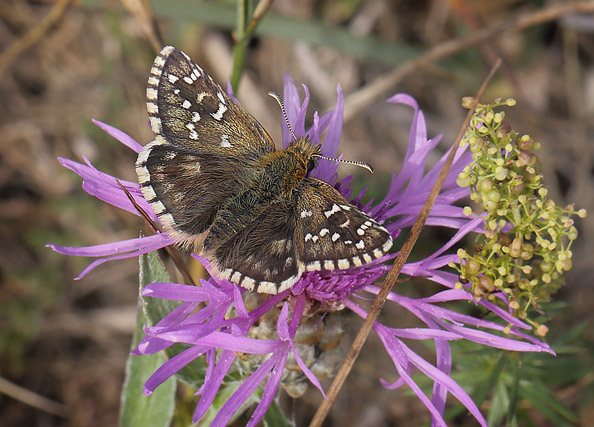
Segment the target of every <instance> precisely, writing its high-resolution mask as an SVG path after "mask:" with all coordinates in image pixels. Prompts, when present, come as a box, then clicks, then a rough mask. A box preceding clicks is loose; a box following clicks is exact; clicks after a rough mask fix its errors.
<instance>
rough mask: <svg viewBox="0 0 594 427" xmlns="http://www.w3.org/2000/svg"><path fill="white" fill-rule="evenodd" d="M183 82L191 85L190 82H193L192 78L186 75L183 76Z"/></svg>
mask: <svg viewBox="0 0 594 427" xmlns="http://www.w3.org/2000/svg"><path fill="white" fill-rule="evenodd" d="M184 82H186V83H187V84H189V85H191V84H192V83H194V80H192V78H191V77H188V76H186V77H184Z"/></svg>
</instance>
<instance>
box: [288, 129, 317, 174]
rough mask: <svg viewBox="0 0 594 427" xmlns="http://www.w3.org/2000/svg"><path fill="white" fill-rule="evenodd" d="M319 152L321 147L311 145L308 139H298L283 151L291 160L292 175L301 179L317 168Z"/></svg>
mask: <svg viewBox="0 0 594 427" xmlns="http://www.w3.org/2000/svg"><path fill="white" fill-rule="evenodd" d="M320 152H321V147H320V146H319V145H313V144H311V143H310V142H309V139H308V138H299V139H297V140H295V141H294V142H293V143H291V145H289V146H288V147H287V148H286V149H285V150H284V153H285V154H286V155H287V156H289V157H290V158H291V159H292V160H293V161H292V163H293V164H294V167H295V171H294V174H295V175H297V176H298V177H299V178H301V179H303V178H305V177H306V176H307V174H309V173H310V172H311V171H312V170H313V169H314V168H315V167H316V166H317V164H318V155H319V154H320Z"/></svg>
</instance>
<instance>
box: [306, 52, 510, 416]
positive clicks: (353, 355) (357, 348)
mask: <svg viewBox="0 0 594 427" xmlns="http://www.w3.org/2000/svg"><path fill="white" fill-rule="evenodd" d="M500 64H501V61H497V63H496V64H495V65H494V66H493V67H492V68H491V71H490V73H489V75H488V76H487V78H486V79H485V81H484V82H483V84H482V86H481V88H480V89H479V90H478V92H477V94H476V97H475V100H474V103H473V105H472V108H471V109H470V110H469V111H468V114H467V116H466V120H465V121H464V123H463V124H462V126H461V127H460V131H459V132H458V136H457V137H456V141H455V143H454V146H453V147H452V149H451V151H450V153H449V155H448V157H447V159H446V162H445V164H444V165H443V168H442V169H441V172H440V174H439V177H438V178H437V181H436V182H435V184H434V185H433V188H432V189H431V193H430V194H429V197H428V198H427V200H426V201H425V204H424V205H423V208H422V209H421V212H420V213H419V216H418V217H417V220H416V221H415V223H414V225H413V226H412V228H411V230H410V233H409V235H408V238H407V239H406V241H405V242H404V244H403V245H402V248H401V249H400V252H399V253H398V256H397V257H396V260H395V261H394V264H393V265H392V269H391V270H390V272H389V273H388V277H386V280H385V281H384V283H383V285H382V287H381V289H380V291H379V293H378V294H377V296H376V298H375V300H374V301H373V305H372V306H371V309H370V310H369V314H368V315H367V317H366V318H365V321H364V322H363V326H361V329H360V330H359V333H358V334H357V336H356V337H355V340H354V341H353V345H352V346H351V349H350V350H349V353H348V354H347V356H346V358H345V361H344V362H343V364H342V366H341V367H340V370H339V371H338V374H337V375H336V377H335V378H334V381H333V382H332V385H331V386H330V389H329V390H328V394H327V400H324V401H323V402H322V404H321V405H320V407H319V408H318V410H317V412H316V414H315V415H314V418H313V419H312V421H311V424H310V426H311V427H319V426H321V425H322V422H323V421H324V419H325V418H326V416H327V415H328V412H329V411H330V408H331V407H332V404H333V403H334V401H335V400H336V396H337V395H338V392H339V391H340V389H341V388H342V386H343V384H344V382H345V381H346V378H347V376H348V375H349V373H350V371H351V369H352V367H353V365H354V364H355V360H357V357H358V356H359V353H360V352H361V348H362V347H363V344H365V341H366V340H367V337H368V336H369V334H370V333H371V329H372V328H373V324H374V323H375V321H376V320H377V318H378V316H379V313H380V311H381V310H382V308H383V307H384V304H385V302H386V299H387V297H388V295H389V293H390V292H391V291H392V288H393V287H394V284H395V283H396V279H398V275H399V274H400V270H401V269H402V266H403V265H404V263H405V262H406V260H407V258H408V256H409V255H410V252H411V251H412V248H413V246H414V245H415V243H416V241H417V239H418V238H419V235H420V234H421V229H422V228H423V225H424V224H425V221H426V220H427V217H428V216H429V212H430V211H431V208H432V207H433V204H434V203H435V200H436V199H437V196H438V194H439V192H440V191H441V187H442V185H443V183H444V181H445V179H446V177H447V174H448V172H449V170H450V167H451V166H452V162H453V161H454V156H455V155H456V151H458V147H459V145H460V141H461V140H462V136H463V135H464V132H465V131H466V128H467V127H468V125H469V123H470V119H471V117H472V114H473V113H474V109H475V107H476V103H477V101H478V100H479V99H480V98H481V96H482V94H483V93H484V91H485V89H486V87H487V85H488V83H489V81H491V78H492V77H493V75H494V74H495V72H496V71H497V69H498V68H499V66H500Z"/></svg>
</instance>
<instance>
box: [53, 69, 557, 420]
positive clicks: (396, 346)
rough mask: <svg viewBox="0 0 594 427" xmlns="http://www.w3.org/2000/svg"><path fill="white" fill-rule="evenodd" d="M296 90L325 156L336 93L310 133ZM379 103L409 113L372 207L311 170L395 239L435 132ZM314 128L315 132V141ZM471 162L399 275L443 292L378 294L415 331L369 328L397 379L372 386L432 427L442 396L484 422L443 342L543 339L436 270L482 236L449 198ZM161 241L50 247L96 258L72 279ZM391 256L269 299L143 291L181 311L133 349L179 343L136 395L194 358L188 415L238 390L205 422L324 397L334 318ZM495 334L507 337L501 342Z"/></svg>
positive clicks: (428, 183) (369, 291) (89, 170)
mask: <svg viewBox="0 0 594 427" xmlns="http://www.w3.org/2000/svg"><path fill="white" fill-rule="evenodd" d="M303 89H304V92H305V97H304V99H303V101H302V100H301V99H300V97H299V92H298V90H297V87H296V86H295V85H294V83H293V81H292V80H291V79H290V78H289V77H288V76H287V77H286V80H285V91H284V99H285V105H286V111H287V116H288V119H289V121H290V123H291V126H292V128H293V130H294V132H295V134H296V135H297V136H298V137H302V136H308V137H309V138H310V141H311V142H312V143H314V144H316V143H321V144H322V154H324V155H326V156H329V157H335V156H336V155H337V151H338V143H339V141H340V136H341V131H342V107H343V98H342V93H341V91H340V87H339V88H338V99H337V103H336V108H335V109H334V110H332V111H330V112H328V113H325V114H323V115H321V116H319V115H318V114H317V113H315V114H314V117H313V125H312V126H311V127H310V128H309V129H307V128H306V126H305V118H306V115H307V107H308V102H309V93H308V90H307V88H306V87H305V86H304V87H303ZM388 102H389V103H393V104H404V105H408V106H409V107H411V108H412V109H413V110H414V116H413V121H412V126H411V132H410V139H409V145H408V150H407V153H406V157H405V159H404V162H403V165H402V168H401V170H400V172H399V173H398V174H394V175H393V177H392V181H391V184H390V188H389V191H388V193H387V195H386V196H385V198H384V199H383V200H381V201H379V202H378V203H374V202H373V201H368V202H365V203H364V202H363V197H364V194H365V191H362V192H361V193H359V194H357V195H353V194H352V190H351V189H350V187H349V185H350V182H351V180H352V177H350V176H349V177H347V178H344V179H342V180H341V181H337V174H336V168H337V164H335V163H333V162H331V161H327V160H321V161H320V162H319V164H318V167H317V168H316V169H314V170H313V171H312V173H311V175H312V176H315V177H317V178H320V179H323V180H325V181H326V182H328V183H330V184H331V185H333V186H334V187H335V188H336V189H338V190H339V191H340V192H341V193H342V194H343V195H344V196H345V197H346V198H347V199H348V200H350V201H351V202H352V203H353V204H354V205H356V206H357V207H359V208H360V209H361V210H363V211H364V212H366V213H367V214H368V215H369V216H371V217H372V218H373V219H375V220H376V221H377V222H379V223H383V224H384V226H385V227H386V229H387V230H388V231H389V232H390V234H391V235H392V237H393V238H396V237H397V236H398V235H399V233H400V231H401V230H402V229H403V228H405V227H409V226H411V225H412V224H413V222H414V221H415V219H416V217H417V215H418V213H419V211H420V210H421V208H422V206H423V204H424V202H425V199H426V197H427V196H428V194H429V192H430V189H431V187H432V185H433V183H434V182H435V180H436V179H437V176H438V174H439V171H440V169H441V166H442V164H443V162H444V161H445V158H446V156H447V153H446V154H445V155H444V157H443V158H442V159H441V160H440V161H439V162H438V163H437V164H436V165H435V166H433V167H429V166H428V165H427V164H426V161H427V157H428V154H429V153H430V152H431V150H433V149H434V148H435V146H436V145H437V144H438V143H439V141H440V137H439V136H438V137H435V138H428V137H427V132H426V128H425V121H424V116H423V113H422V112H421V111H420V110H419V108H418V106H417V104H416V102H415V101H414V100H413V99H412V98H411V97H410V96H408V95H403V94H399V95H396V96H394V97H392V98H390V99H389V100H388ZM96 124H97V125H98V126H100V127H101V128H102V129H104V130H105V131H107V132H108V133H110V134H111V135H113V136H114V137H115V138H116V139H118V140H119V141H121V142H122V143H124V144H125V145H127V146H128V147H130V148H132V149H133V150H134V151H136V152H138V151H139V150H140V148H141V147H140V145H139V144H138V143H136V142H135V141H133V140H132V139H131V138H130V137H129V136H127V135H125V134H123V133H122V132H120V131H117V130H115V129H113V128H111V127H109V126H107V125H105V124H102V123H99V122H96ZM324 132H325V137H322V134H323V133H324ZM290 141H292V136H291V135H290V133H289V130H288V128H287V127H286V126H284V127H283V145H284V146H286V145H287V144H288V143H289V142H290ZM60 161H61V163H62V164H63V165H64V166H66V167H68V168H70V169H72V170H73V171H74V172H76V173H77V174H79V175H80V176H82V177H83V188H84V189H85V191H87V192H88V193H89V194H91V195H93V196H96V197H98V198H99V199H101V200H103V201H105V202H107V203H110V204H112V205H114V206H117V207H120V208H122V209H125V210H127V211H129V212H131V213H134V214H138V213H137V211H136V208H135V207H134V206H133V204H132V203H130V201H129V200H128V198H127V197H126V195H125V194H124V192H123V191H122V189H121V188H120V187H119V185H118V182H117V180H116V179H115V178H113V177H111V176H109V175H106V174H104V173H102V172H100V171H98V170H96V169H95V168H94V167H93V166H92V165H91V164H90V163H89V162H88V161H86V160H85V164H79V163H76V162H72V161H70V160H65V159H60ZM470 161H471V153H470V152H468V151H465V150H460V151H459V152H458V153H456V158H455V162H454V165H453V167H452V170H451V171H450V174H449V175H448V178H447V179H446V182H445V184H444V186H443V188H442V191H441V193H440V195H439V196H438V198H437V201H436V203H435V205H434V207H433V209H432V211H431V214H430V216H429V218H428V220H427V225H429V226H441V227H448V228H452V229H457V230H458V231H457V232H456V234H455V235H454V237H453V238H452V239H451V240H450V241H449V242H448V243H447V244H446V245H445V246H444V247H443V248H441V249H440V250H438V251H437V252H435V253H434V254H432V255H431V256H429V257H427V258H425V259H423V260H421V261H417V262H414V263H409V264H406V265H405V266H404V268H403V270H402V272H403V273H405V274H408V275H410V276H422V277H425V278H427V279H428V280H431V281H433V282H436V283H438V284H440V285H442V286H443V290H442V291H440V292H438V293H437V294H435V295H433V296H431V297H428V298H420V299H414V298H409V297H406V296H403V295H399V294H397V293H391V294H390V296H389V298H388V301H389V303H391V304H397V305H398V306H399V307H401V308H404V309H406V310H408V311H410V312H411V313H412V314H414V315H415V316H416V317H417V318H418V319H419V321H420V322H422V323H423V324H424V325H425V327H423V328H414V329H411V328H392V327H388V326H385V325H382V324H380V323H376V324H375V326H374V329H375V331H376V333H377V334H378V336H379V337H380V339H381V340H382V342H383V344H384V346H385V348H386V351H387V353H388V354H389V356H390V357H391V359H392V361H393V364H394V367H395V369H396V371H397V372H398V374H399V375H400V379H399V380H398V381H396V382H394V383H387V382H385V381H382V384H383V385H384V386H385V387H387V388H397V387H400V386H402V385H405V384H406V385H408V386H409V387H410V388H411V389H412V390H413V392H414V393H415V394H416V395H417V396H418V397H419V398H420V399H421V400H422V401H423V403H424V404H425V405H426V407H427V408H428V409H429V411H430V413H431V416H432V421H433V423H434V424H435V425H445V422H444V420H443V417H442V414H443V412H444V408H445V402H446V398H447V395H448V394H452V395H453V396H454V397H455V398H456V399H458V400H459V401H460V402H461V403H463V404H464V405H465V406H466V407H467V408H468V410H469V411H470V412H471V413H472V415H473V416H474V417H475V418H476V419H477V421H478V422H479V423H480V424H481V425H486V421H485V419H484V418H483V416H482V415H481V413H480V412H479V410H478V408H477V407H476V405H475V404H474V402H473V401H472V400H471V399H470V397H469V396H468V395H467V394H466V392H465V391H464V390H463V389H462V388H461V387H460V386H459V385H458V384H457V383H456V382H455V381H453V380H452V379H451V378H450V376H449V373H450V370H451V363H452V362H451V351H450V347H449V342H450V341H453V340H461V339H466V340H469V341H473V342H476V343H480V344H483V345H487V346H490V347H496V348H501V349H506V350H514V351H546V352H552V351H551V349H550V348H549V347H548V346H547V345H546V344H543V343H541V342H540V341H538V340H537V339H535V338H533V337H532V336H530V335H529V334H527V333H524V332H521V331H522V330H528V329H530V326H529V325H527V324H526V323H524V322H522V321H521V320H519V319H517V318H515V317H513V316H511V315H510V314H509V311H508V310H505V309H503V308H501V307H500V306H498V305H496V304H493V303H492V302H490V301H486V300H480V301H477V300H476V299H475V298H474V296H473V295H472V294H471V293H470V292H468V291H467V290H465V289H458V288H456V283H457V281H458V276H457V275H456V274H454V273H452V272H448V271H445V270H444V267H446V266H447V265H448V263H457V262H459V258H458V257H457V256H456V255H454V254H446V251H448V250H451V249H452V248H453V247H454V245H456V244H457V243H458V242H459V241H460V240H461V239H462V238H463V237H464V236H465V235H467V234H468V233H471V232H477V231H481V230H482V224H483V220H482V219H481V218H469V217H467V216H466V215H464V212H463V209H462V208H460V207H457V206H454V202H456V201H457V200H460V199H461V198H463V197H466V196H468V194H469V191H468V189H466V188H461V187H459V186H458V185H457V184H456V177H457V176H458V175H459V174H460V173H461V172H462V171H463V169H464V168H465V167H466V166H467V165H468V164H469V163H470ZM426 169H427V170H428V171H427V172H425V170H426ZM122 184H123V185H124V187H125V188H126V189H128V191H129V192H130V194H131V195H132V196H133V197H134V200H135V201H136V202H137V203H138V205H139V206H141V207H142V209H144V210H145V211H146V212H148V213H149V215H151V218H152V219H153V220H157V218H156V216H155V215H154V213H152V211H151V210H150V206H149V205H148V204H147V203H146V202H145V201H144V199H143V198H142V195H141V192H140V189H139V187H138V185H137V184H135V183H130V182H122ZM171 243H172V240H171V239H170V238H169V237H168V236H167V235H166V234H164V233H157V234H155V235H154V236H149V237H141V238H137V239H131V240H127V241H124V242H118V243H112V244H107V245H98V246H94V247H89V248H70V247H58V246H53V245H51V247H52V249H54V250H56V251H58V252H60V253H65V254H68V255H85V256H95V257H99V259H98V260H96V261H95V262H94V263H92V264H91V265H90V266H89V267H88V268H87V269H85V271H83V273H81V275H80V276H79V277H82V276H84V274H86V273H88V271H89V270H90V269H92V268H93V267H95V266H96V265H98V264H100V263H102V262H104V261H107V260H111V259H117V258H126V257H132V256H136V255H139V254H144V253H147V252H150V251H154V250H155V249H158V248H161V247H164V246H167V245H170V244H171ZM393 256H394V255H388V256H386V257H384V258H383V259H381V260H378V261H376V262H371V263H369V264H366V265H363V266H360V267H357V268H350V269H346V270H340V271H311V272H307V273H304V274H303V276H302V277H301V278H300V280H299V281H298V282H297V283H296V284H295V285H294V286H293V287H292V288H290V289H287V290H286V291H284V292H282V293H280V294H278V295H272V296H268V297H261V296H258V295H256V294H253V293H250V292H247V291H246V290H245V289H241V288H239V287H237V286H235V285H233V284H232V283H230V282H228V281H226V280H219V279H217V278H216V277H212V278H210V279H208V280H201V281H200V284H201V286H189V285H181V284H175V283H151V284H149V285H147V286H146V287H145V288H144V289H143V291H142V295H143V297H144V298H145V301H147V302H148V301H150V300H152V299H164V300H173V301H179V302H180V303H181V305H179V306H178V307H177V308H175V309H174V310H172V311H170V312H169V313H168V314H167V315H166V316H165V317H163V318H162V319H160V320H158V321H156V322H155V324H153V325H152V326H149V327H147V328H146V329H145V332H146V336H145V337H144V338H143V339H142V340H141V342H140V343H139V345H138V346H137V348H136V349H135V350H134V354H152V353H155V352H158V351H161V350H163V349H166V348H169V347H171V346H173V345H175V344H184V345H185V346H186V347H185V349H184V350H183V351H181V352H180V353H179V354H177V355H176V356H174V357H172V358H170V359H169V360H168V361H167V362H165V363H164V364H163V365H162V366H161V367H160V368H159V369H158V370H157V371H156V372H155V373H154V374H153V375H152V376H151V378H150V379H149V380H148V381H147V383H146V384H145V387H144V391H145V393H151V392H152V391H153V390H154V389H155V388H156V387H158V386H159V385H160V384H162V383H163V382H164V381H165V380H166V379H167V378H169V377H171V376H172V375H174V374H175V373H176V372H178V371H179V370H180V369H182V368H183V367H185V366H187V365H188V363H190V362H191V361H193V360H195V359H196V358H198V357H201V356H204V357H205V360H206V371H205V373H204V379H203V383H202V385H201V386H200V388H199V390H198V392H197V394H198V395H200V400H199V402H198V406H197V408H196V411H195V413H194V420H198V419H199V418H200V417H202V416H203V415H204V414H205V413H206V411H207V409H208V408H209V407H210V406H211V404H212V403H213V401H214V399H215V396H216V395H217V392H218V391H219V390H220V388H221V387H222V386H223V382H224V380H225V379H226V378H227V377H228V376H229V375H230V374H237V375H238V376H240V377H241V384H240V385H239V387H238V388H237V390H236V391H235V392H234V393H233V394H232V396H231V398H230V399H228V400H227V402H226V403H225V404H224V405H223V407H222V408H221V409H220V410H219V411H218V414H217V415H216V417H215V418H214V420H213V425H225V424H226V423H227V422H228V421H229V420H230V419H231V417H232V416H233V414H234V413H235V412H236V411H238V410H239V409H240V407H241V405H242V404H243V403H244V402H245V401H246V400H247V399H248V398H249V397H250V396H252V394H253V393H254V392H255V391H256V390H257V389H258V388H259V387H260V388H261V390H262V394H261V397H260V402H259V404H258V406H257V408H256V410H255V412H254V413H253V415H252V418H251V420H250V424H249V425H256V424H257V423H258V422H259V420H261V418H262V417H263V415H264V414H265V412H266V410H267V408H268V406H269V405H270V404H271V402H272V399H273V397H274V396H275V394H276V391H277V389H278V387H279V386H280V385H282V386H283V387H284V388H285V389H286V390H287V391H288V392H289V394H291V395H293V396H298V395H300V394H302V392H303V391H304V387H306V385H307V383H308V382H309V383H311V384H313V385H314V386H315V387H317V388H318V389H319V390H320V392H321V393H322V394H323V390H322V387H321V385H320V383H319V380H320V379H322V378H325V377H327V376H331V375H333V374H334V372H335V369H336V367H337V366H338V364H339V363H340V362H341V361H342V359H341V353H340V350H339V347H338V343H339V342H340V339H341V337H342V324H341V322H340V316H341V315H342V313H344V312H346V311H349V312H352V313H354V314H355V315H357V316H360V317H361V318H365V317H366V315H367V312H366V311H365V309H364V308H363V307H362V306H361V305H360V304H359V301H360V298H369V297H372V296H373V295H375V294H377V293H378V292H379V288H378V287H377V286H376V285H374V284H373V283H374V282H375V280H376V279H378V278H379V277H381V276H382V275H383V274H384V273H385V272H386V271H387V270H388V268H389V267H388V266H387V265H386V264H385V263H384V262H385V261H386V260H387V259H390V258H392V257H393ZM199 258H200V257H199ZM200 260H201V261H202V262H203V263H204V264H205V266H206V267H207V269H210V268H211V267H210V264H209V262H208V261H207V260H206V259H203V258H200ZM451 301H468V302H471V303H473V304H476V305H478V306H482V307H483V308H484V309H486V310H488V311H491V312H492V313H494V314H495V315H496V316H497V317H499V318H500V319H501V320H502V323H503V324H502V323H497V322H493V321H487V320H482V319H477V318H474V317H472V316H469V315H463V314H460V313H457V312H455V311H453V310H450V309H447V308H444V307H442V303H445V302H451ZM337 319H338V320H337ZM504 325H507V326H504ZM504 330H505V332H506V333H507V334H508V336H509V338H508V337H505V336H501V334H500V333H501V332H503V331H504ZM407 340H432V341H433V342H434V343H435V349H436V353H437V354H436V356H437V357H436V362H435V364H433V363H430V362H428V361H426V360H424V359H423V358H422V357H421V356H420V355H418V354H417V353H415V352H414V351H413V350H412V349H411V348H410V347H409V346H408V345H407V344H406V343H405V341H407ZM287 367H290V369H287ZM415 369H416V370H418V371H420V372H422V373H423V374H424V375H425V376H427V377H428V378H429V379H430V380H431V381H432V382H433V393H432V396H431V397H429V396H427V395H426V394H425V393H424V391H423V390H421V388H420V387H419V386H418V385H417V384H416V383H415V381H414V380H413V379H412V376H411V374H412V373H413V371H414V370H415Z"/></svg>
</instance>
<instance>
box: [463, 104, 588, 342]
mask: <svg viewBox="0 0 594 427" xmlns="http://www.w3.org/2000/svg"><path fill="white" fill-rule="evenodd" d="M468 103H469V100H466V104H468ZM513 105H515V101H514V100H513V99H508V100H505V101H502V100H501V99H498V100H495V101H494V102H493V103H491V104H479V105H478V106H477V108H476V111H475V114H474V115H473V117H472V120H471V123H470V126H469V128H468V130H467V131H466V134H465V136H464V139H463V141H462V143H463V144H465V143H467V144H469V145H470V150H471V152H472V163H471V164H470V165H468V166H466V168H465V169H464V170H463V171H462V172H461V173H460V174H459V176H458V179H457V183H458V185H460V186H461V187H469V188H470V191H471V193H470V198H471V200H472V201H474V202H475V203H476V204H477V205H478V206H480V207H482V209H481V210H482V211H483V212H481V213H475V212H473V210H472V208H470V207H468V206H467V207H466V208H464V213H465V214H466V215H474V216H477V217H478V216H480V217H481V218H483V219H484V221H485V231H484V234H482V235H480V236H479V237H478V238H477V240H476V241H475V244H474V247H473V249H472V250H471V251H470V252H467V251H465V250H462V249H461V250H459V251H458V256H459V257H460V265H458V266H457V267H456V268H457V269H458V271H459V273H460V282H459V283H458V286H460V287H462V286H464V285H465V284H470V287H471V291H472V293H473V294H474V296H475V297H476V298H479V299H480V298H488V299H489V300H491V301H499V302H501V299H500V298H497V296H498V295H501V293H502V294H504V295H505V296H506V297H507V298H506V299H507V302H508V307H509V309H511V310H512V311H513V313H514V315H515V316H517V317H518V318H520V319H524V320H526V321H527V322H529V323H530V324H532V326H534V328H535V331H536V333H537V334H539V335H544V334H546V330H547V329H546V326H544V325H540V324H539V323H538V322H536V321H535V320H532V319H530V318H529V317H528V316H529V309H530V308H534V309H536V311H537V312H538V313H542V312H541V309H540V303H542V302H547V301H549V300H550V298H551V295H552V294H553V293H554V292H556V291H557V290H558V289H559V287H560V286H561V285H562V284H563V273H564V272H565V271H567V270H569V269H571V263H572V260H571V258H572V253H571V244H572V242H573V240H575V239H576V238H577V235H578V232H577V229H576V227H575V226H574V221H573V219H572V218H571V217H572V216H573V215H578V216H579V217H582V218H583V217H584V216H585V215H586V211H585V210H584V209H580V210H578V211H576V210H575V209H574V205H573V204H572V205H568V206H566V207H560V206H557V205H556V204H555V202H554V201H553V200H551V199H549V198H547V190H546V188H544V187H543V183H542V180H543V179H542V173H541V163H540V161H539V159H538V156H537V154H536V151H537V150H538V149H539V148H540V143H538V142H536V141H534V140H533V139H532V138H531V137H530V136H528V135H520V134H519V133H517V132H516V131H515V130H513V129H512V128H511V126H510V125H509V123H508V122H507V121H506V120H505V113H504V112H503V111H496V109H498V108H499V107H502V106H510V107H511V106H513Z"/></svg>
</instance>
